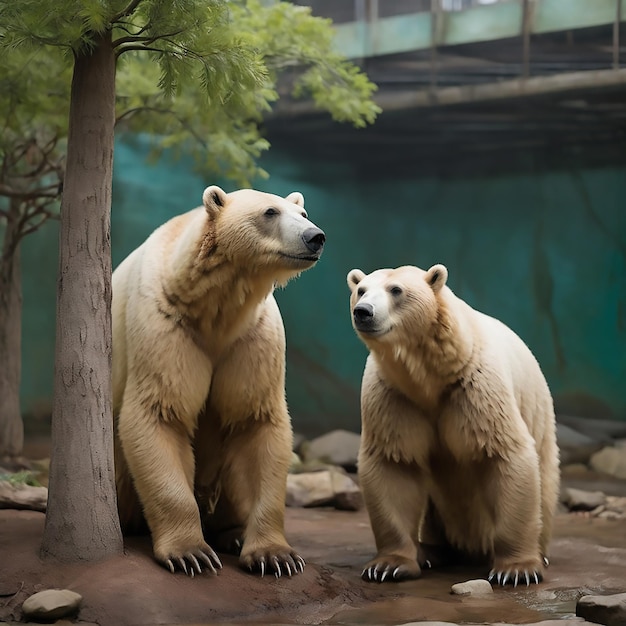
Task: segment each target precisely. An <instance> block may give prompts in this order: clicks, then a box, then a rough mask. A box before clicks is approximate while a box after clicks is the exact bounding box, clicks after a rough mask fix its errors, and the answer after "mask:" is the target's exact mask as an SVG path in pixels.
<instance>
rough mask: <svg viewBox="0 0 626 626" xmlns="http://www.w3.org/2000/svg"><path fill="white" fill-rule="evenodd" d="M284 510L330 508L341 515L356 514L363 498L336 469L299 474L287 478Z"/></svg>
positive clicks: (357, 488)
mask: <svg viewBox="0 0 626 626" xmlns="http://www.w3.org/2000/svg"><path fill="white" fill-rule="evenodd" d="M286 504H287V506H299V507H312V506H328V505H333V506H335V508H337V509H341V510H344V511H358V510H359V509H360V508H361V507H362V506H363V496H362V495H361V490H360V489H359V487H358V485H357V484H356V483H355V482H354V480H352V478H350V476H348V475H347V474H345V473H344V472H343V471H342V470H341V469H340V468H332V469H330V470H324V471H321V472H302V473H300V474H289V475H288V476H287V499H286Z"/></svg>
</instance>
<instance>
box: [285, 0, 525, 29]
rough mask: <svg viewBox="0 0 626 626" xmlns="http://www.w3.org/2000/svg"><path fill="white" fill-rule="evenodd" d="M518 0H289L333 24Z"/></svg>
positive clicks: (460, 9) (448, 10) (456, 9)
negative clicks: (330, 19) (331, 21)
mask: <svg viewBox="0 0 626 626" xmlns="http://www.w3.org/2000/svg"><path fill="white" fill-rule="evenodd" d="M518 1H519V0H292V2H293V4H298V5H300V6H310V7H311V9H312V10H313V14H314V15H319V16H323V17H330V18H332V20H333V22H335V23H336V24H342V23H345V22H354V21H357V22H358V21H361V20H376V19H378V18H384V17H393V16H394V15H406V14H409V13H429V12H431V11H444V12H451V11H463V10H465V9H471V8H473V7H477V6H485V5H489V4H496V3H499V2H518Z"/></svg>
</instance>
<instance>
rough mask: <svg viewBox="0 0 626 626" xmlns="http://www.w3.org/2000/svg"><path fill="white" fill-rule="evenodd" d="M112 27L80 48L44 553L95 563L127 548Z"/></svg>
mask: <svg viewBox="0 0 626 626" xmlns="http://www.w3.org/2000/svg"><path fill="white" fill-rule="evenodd" d="M114 121H115V55H114V51H113V48H112V46H111V33H110V32H108V33H105V34H104V35H102V36H99V37H98V36H97V37H96V39H95V41H94V46H93V48H91V49H89V50H83V51H82V52H78V53H76V54H75V63H74V75H73V79H72V92H71V102H70V121H69V135H68V148H67V165H66V175H65V186H64V192H63V199H62V202H61V224H60V232H59V275H58V285H57V324H56V352H55V377H54V407H53V413H52V455H51V465H50V477H49V487H48V488H49V495H48V510H47V514H46V523H45V528H44V536H43V542H42V548H41V553H42V556H44V557H51V558H55V559H59V560H64V561H94V560H97V559H101V558H104V557H106V556H109V555H112V554H120V553H121V552H122V549H123V543H122V534H121V531H120V524H119V518H118V514H117V499H116V493H115V477H114V468H113V418H112V408H111V242H110V213H111V184H112V172H113V127H114Z"/></svg>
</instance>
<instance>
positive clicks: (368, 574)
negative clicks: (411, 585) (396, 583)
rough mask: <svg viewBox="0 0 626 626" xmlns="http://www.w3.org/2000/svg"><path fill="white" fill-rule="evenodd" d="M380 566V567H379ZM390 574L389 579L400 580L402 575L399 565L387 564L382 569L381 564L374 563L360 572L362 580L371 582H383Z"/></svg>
mask: <svg viewBox="0 0 626 626" xmlns="http://www.w3.org/2000/svg"><path fill="white" fill-rule="evenodd" d="M379 567H380V569H379ZM387 576H390V579H389V580H402V578H404V576H402V572H401V571H400V566H399V565H398V566H397V567H393V566H392V565H387V567H385V568H384V569H382V567H381V566H379V565H375V566H372V567H366V568H365V569H364V570H363V571H362V572H361V578H362V579H363V580H369V581H371V582H379V583H382V582H385V578H387Z"/></svg>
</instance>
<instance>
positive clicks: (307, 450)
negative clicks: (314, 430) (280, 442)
mask: <svg viewBox="0 0 626 626" xmlns="http://www.w3.org/2000/svg"><path fill="white" fill-rule="evenodd" d="M360 444H361V436H360V435H357V434H356V433H353V432H350V431H348V430H333V431H331V432H329V433H326V434H325V435H322V436H321V437H317V438H316V439H313V440H312V441H309V442H308V443H307V445H306V446H302V449H301V454H302V456H303V460H304V461H305V463H306V462H307V461H312V460H314V459H319V460H322V461H325V462H327V463H331V464H333V465H340V466H341V467H356V462H357V457H358V454H359V445H360Z"/></svg>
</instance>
